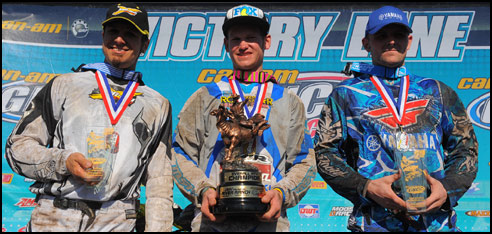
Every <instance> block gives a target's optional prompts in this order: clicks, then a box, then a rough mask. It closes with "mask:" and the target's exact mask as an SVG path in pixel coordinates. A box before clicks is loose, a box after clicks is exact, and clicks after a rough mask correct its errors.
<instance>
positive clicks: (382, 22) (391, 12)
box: [366, 6, 412, 35]
mask: <svg viewBox="0 0 492 234" xmlns="http://www.w3.org/2000/svg"><path fill="white" fill-rule="evenodd" d="M388 24H401V25H403V26H405V27H406V29H407V30H408V32H409V33H411V32H412V29H411V28H410V26H408V19H407V15H406V14H405V13H403V11H401V10H400V9H398V8H396V7H392V6H384V7H381V8H379V9H377V10H375V11H373V12H372V13H371V15H370V16H369V21H368V22H367V26H366V35H367V34H375V33H377V32H378V31H379V30H380V29H381V28H383V27H384V26H386V25H388Z"/></svg>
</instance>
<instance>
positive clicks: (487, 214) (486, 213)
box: [465, 210, 490, 218]
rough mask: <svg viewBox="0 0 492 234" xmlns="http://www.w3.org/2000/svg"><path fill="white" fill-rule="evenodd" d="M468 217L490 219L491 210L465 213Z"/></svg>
mask: <svg viewBox="0 0 492 234" xmlns="http://www.w3.org/2000/svg"><path fill="white" fill-rule="evenodd" d="M465 214H466V215H468V216H473V217H489V218H490V210H470V211H467V212H465Z"/></svg>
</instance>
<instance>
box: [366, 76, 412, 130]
mask: <svg viewBox="0 0 492 234" xmlns="http://www.w3.org/2000/svg"><path fill="white" fill-rule="evenodd" d="M371 81H372V83H373V84H374V86H376V89H377V90H378V92H379V94H381V97H382V98H383V100H384V103H386V106H388V107H389V109H390V110H391V113H392V114H393V117H394V118H395V120H396V122H397V123H398V124H400V125H402V122H403V118H404V116H405V112H406V109H405V108H406V104H407V98H408V88H409V85H410V77H409V76H408V75H406V76H403V77H402V78H401V81H400V94H399V97H398V102H397V103H395V98H394V97H393V93H392V92H391V90H390V89H389V88H388V87H387V86H386V85H385V84H384V81H383V80H382V79H381V78H379V77H377V76H371Z"/></svg>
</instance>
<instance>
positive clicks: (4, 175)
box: [2, 173, 14, 184]
mask: <svg viewBox="0 0 492 234" xmlns="http://www.w3.org/2000/svg"><path fill="white" fill-rule="evenodd" d="M12 178H14V174H10V173H2V184H10V183H11V182H12Z"/></svg>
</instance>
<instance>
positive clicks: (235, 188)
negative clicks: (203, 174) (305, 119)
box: [210, 95, 270, 215]
mask: <svg viewBox="0 0 492 234" xmlns="http://www.w3.org/2000/svg"><path fill="white" fill-rule="evenodd" d="M232 98H233V104H232V106H231V107H230V110H229V109H227V108H226V107H224V105H223V104H221V105H220V106H219V108H218V109H216V110H213V111H212V112H210V114H211V115H213V116H216V117H217V124H216V126H217V128H218V130H219V132H220V133H221V135H222V139H223V140H224V144H225V145H226V149H225V157H224V159H223V160H222V162H221V163H220V164H221V167H222V171H221V172H220V184H219V187H218V192H219V199H218V202H217V205H216V206H214V207H213V210H212V212H213V213H214V214H227V215H243V214H262V213H265V212H266V211H267V210H268V204H265V203H262V202H261V198H262V197H263V196H264V195H265V193H266V192H265V187H264V185H263V184H262V177H261V172H260V171H259V170H258V168H257V167H255V166H254V165H251V164H249V163H245V162H244V159H245V158H246V157H258V155H255V154H254V153H253V154H248V153H247V152H245V149H246V148H247V147H248V145H249V144H250V143H253V145H255V144H256V142H255V139H256V136H261V135H262V134H263V131H264V130H265V129H268V128H269V127H270V125H269V124H267V121H266V120H265V117H264V116H263V115H261V114H255V115H254V116H253V117H251V118H249V119H248V118H246V116H245V115H244V113H243V107H244V105H246V103H247V102H248V99H246V100H245V101H244V102H238V99H239V96H237V95H233V96H232Z"/></svg>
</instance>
